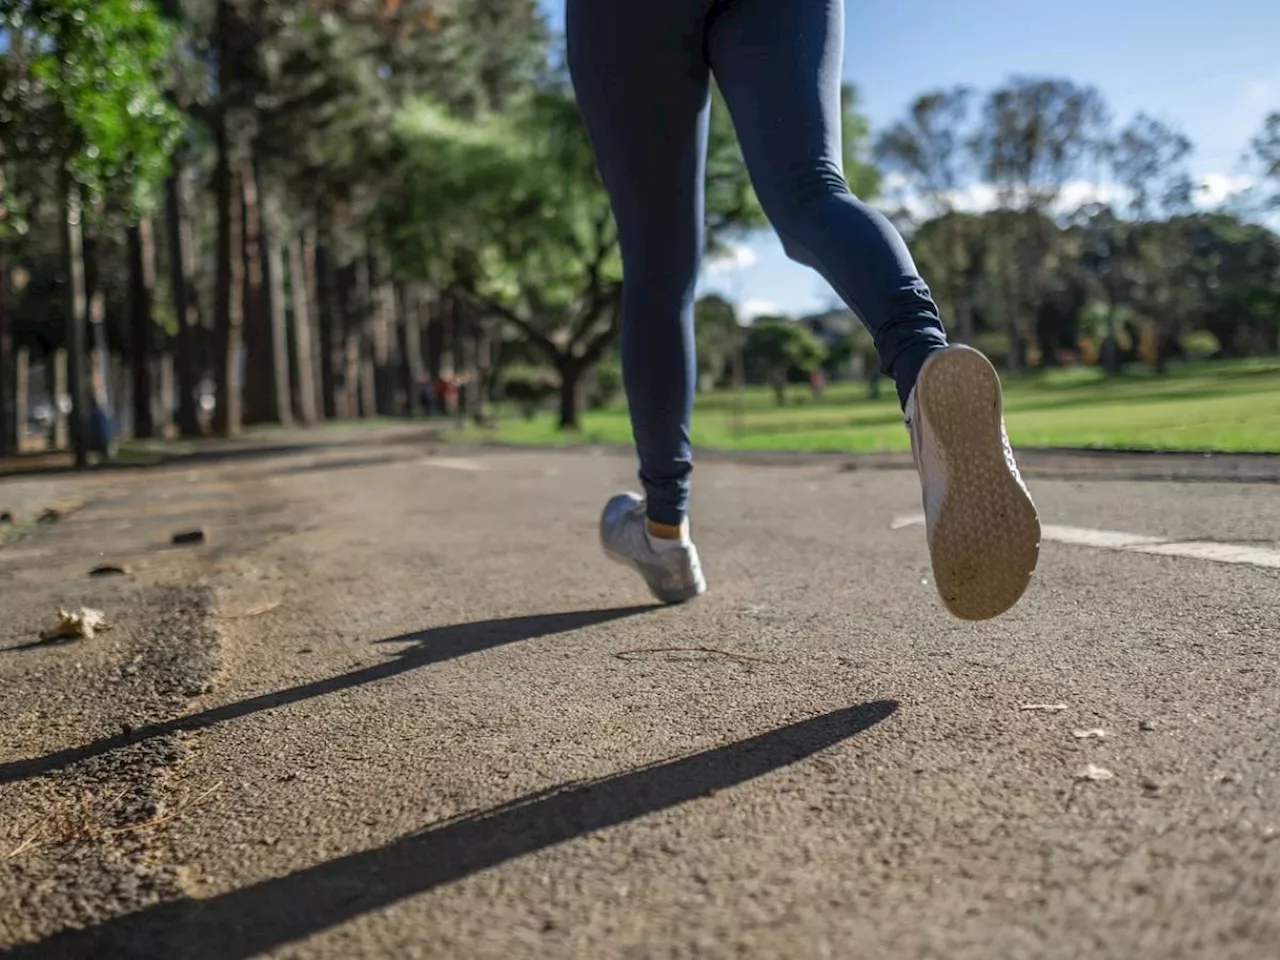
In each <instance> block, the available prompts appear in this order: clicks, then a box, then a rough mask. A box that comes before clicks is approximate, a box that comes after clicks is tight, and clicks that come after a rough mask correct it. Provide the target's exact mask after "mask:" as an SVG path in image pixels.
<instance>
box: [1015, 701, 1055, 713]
mask: <svg viewBox="0 0 1280 960" xmlns="http://www.w3.org/2000/svg"><path fill="white" fill-rule="evenodd" d="M1018 709H1019V710H1026V711H1028V712H1035V713H1060V712H1061V711H1063V710H1065V709H1067V705H1066V704H1065V703H1024V704H1022V705H1021V706H1019V707H1018Z"/></svg>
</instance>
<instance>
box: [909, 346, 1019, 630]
mask: <svg viewBox="0 0 1280 960" xmlns="http://www.w3.org/2000/svg"><path fill="white" fill-rule="evenodd" d="M918 393H919V415H920V416H921V417H922V418H923V419H924V424H923V427H924V429H926V430H928V431H930V432H931V433H932V435H933V438H934V441H935V444H936V448H937V452H938V454H939V456H940V457H941V459H942V461H943V464H944V465H945V468H946V471H947V493H946V497H945V499H944V500H943V502H942V504H941V506H940V507H939V509H938V513H937V517H936V519H935V521H934V524H933V530H932V535H931V537H930V552H931V554H932V560H933V575H934V581H935V583H936V585H937V588H938V593H939V595H940V596H941V597H942V601H943V603H944V604H945V605H946V607H947V609H948V610H950V611H951V613H953V614H954V615H955V616H957V617H960V618H962V619H965V620H987V619H990V618H992V617H996V616H999V615H1000V614H1002V613H1004V612H1006V611H1007V610H1009V609H1010V608H1011V607H1012V606H1013V605H1014V604H1015V603H1017V602H1018V600H1019V599H1020V598H1021V597H1022V595H1023V594H1024V593H1025V592H1026V590H1027V587H1028V585H1029V584H1030V582H1031V577H1032V574H1033V573H1034V572H1035V568H1036V564H1037V562H1038V561H1039V555H1040V520H1039V516H1038V515H1037V513H1036V508H1035V504H1034V503H1033V502H1032V500H1031V497H1030V495H1029V494H1028V493H1027V491H1026V489H1025V488H1024V487H1023V485H1022V484H1021V483H1020V482H1019V480H1018V478H1017V477H1016V475H1015V474H1014V473H1013V471H1012V469H1011V467H1010V465H1009V463H1008V462H1007V461H1006V460H1005V448H1004V433H1003V404H1002V399H1001V390H1000V379H999V375H998V374H997V373H996V370H995V368H994V367H993V366H992V365H991V362H990V361H989V360H988V359H987V358H986V357H985V356H983V355H982V354H981V353H979V352H978V351H976V350H971V349H967V348H952V349H949V350H945V351H942V352H940V353H938V354H936V355H935V356H934V357H932V358H930V361H929V362H928V363H927V364H926V366H925V368H924V369H923V370H922V371H921V373H920V383H919V390H918Z"/></svg>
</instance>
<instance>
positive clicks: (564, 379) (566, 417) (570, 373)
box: [556, 358, 586, 430]
mask: <svg viewBox="0 0 1280 960" xmlns="http://www.w3.org/2000/svg"><path fill="white" fill-rule="evenodd" d="M556 369H557V370H558V371H559V373H560V429H561V430H578V429H580V428H581V426H582V388H583V377H582V375H583V373H585V372H586V371H585V369H584V368H583V367H582V366H581V365H580V364H579V363H578V362H577V360H576V358H562V359H561V361H560V363H559V364H557V367H556Z"/></svg>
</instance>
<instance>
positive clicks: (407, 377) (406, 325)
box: [396, 283, 422, 417]
mask: <svg viewBox="0 0 1280 960" xmlns="http://www.w3.org/2000/svg"><path fill="white" fill-rule="evenodd" d="M396 310H397V312H398V313H399V322H398V323H397V324H396V326H397V329H398V330H399V331H400V388H401V389H402V390H403V391H404V397H405V410H406V412H407V413H408V415H409V416H410V417H416V416H417V415H418V413H419V412H421V409H422V404H421V402H420V393H419V391H420V390H421V387H422V298H421V297H420V296H419V294H418V290H417V288H416V287H415V286H413V285H410V284H404V283H401V284H398V285H397V287H396Z"/></svg>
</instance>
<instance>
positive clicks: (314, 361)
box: [302, 230, 324, 418]
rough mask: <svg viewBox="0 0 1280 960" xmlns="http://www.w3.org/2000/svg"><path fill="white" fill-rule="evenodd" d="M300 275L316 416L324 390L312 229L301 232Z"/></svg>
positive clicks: (321, 409)
mask: <svg viewBox="0 0 1280 960" xmlns="http://www.w3.org/2000/svg"><path fill="white" fill-rule="evenodd" d="M302 275H303V278H304V279H305V280H306V284H307V306H308V307H309V308H310V313H309V316H308V319H310V320H311V328H310V337H309V340H310V344H311V347H310V353H309V354H308V356H310V358H311V364H310V368H309V369H310V371H311V398H312V399H311V402H312V405H313V407H314V408H315V410H316V413H317V418H318V417H319V414H320V413H321V412H322V411H323V410H324V390H323V383H322V382H321V378H320V339H319V337H317V336H316V331H315V323H316V321H315V312H316V304H318V303H319V302H320V283H319V276H318V274H317V272H316V234H315V231H314V230H304V231H303V234H302Z"/></svg>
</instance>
